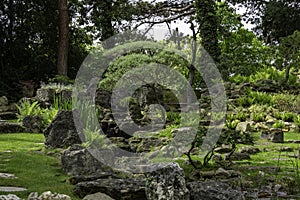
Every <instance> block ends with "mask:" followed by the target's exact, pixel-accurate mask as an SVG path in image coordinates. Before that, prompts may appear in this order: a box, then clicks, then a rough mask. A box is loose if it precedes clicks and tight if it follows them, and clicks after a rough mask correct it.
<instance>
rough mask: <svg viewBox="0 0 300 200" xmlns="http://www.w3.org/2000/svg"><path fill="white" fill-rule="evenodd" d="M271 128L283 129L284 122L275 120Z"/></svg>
mask: <svg viewBox="0 0 300 200" xmlns="http://www.w3.org/2000/svg"><path fill="white" fill-rule="evenodd" d="M272 126H273V128H281V129H282V128H284V127H285V124H284V121H282V120H277V121H276V122H275V123H274V124H273V125H272Z"/></svg>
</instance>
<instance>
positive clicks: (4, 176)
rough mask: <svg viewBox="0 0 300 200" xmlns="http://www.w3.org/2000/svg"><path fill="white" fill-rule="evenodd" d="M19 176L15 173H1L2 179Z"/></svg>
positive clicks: (0, 177)
mask: <svg viewBox="0 0 300 200" xmlns="http://www.w3.org/2000/svg"><path fill="white" fill-rule="evenodd" d="M15 178H17V177H16V176H15V175H14V174H9V173H0V179H15Z"/></svg>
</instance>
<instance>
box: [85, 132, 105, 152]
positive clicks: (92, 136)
mask: <svg viewBox="0 0 300 200" xmlns="http://www.w3.org/2000/svg"><path fill="white" fill-rule="evenodd" d="M83 132H84V136H85V142H84V143H83V144H82V146H84V147H92V148H105V147H107V145H108V144H107V143H106V135H104V134H102V133H101V131H100V130H94V131H92V130H91V129H88V128H85V129H84V130H83Z"/></svg>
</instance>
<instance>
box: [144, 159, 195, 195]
mask: <svg viewBox="0 0 300 200" xmlns="http://www.w3.org/2000/svg"><path fill="white" fill-rule="evenodd" d="M157 167H158V169H157V170H155V171H152V172H150V173H149V174H147V187H146V195H147V199H148V200H157V199H159V200H169V199H173V200H189V191H188V189H187V188H186V183H185V176H184V172H183V169H181V168H180V167H179V165H178V164H177V163H169V164H165V165H164V166H163V164H162V166H157Z"/></svg>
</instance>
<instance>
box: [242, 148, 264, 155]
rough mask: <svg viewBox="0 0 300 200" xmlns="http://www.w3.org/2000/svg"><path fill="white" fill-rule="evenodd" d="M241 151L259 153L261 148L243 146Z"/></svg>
mask: <svg viewBox="0 0 300 200" xmlns="http://www.w3.org/2000/svg"><path fill="white" fill-rule="evenodd" d="M239 152H240V153H248V154H257V153H259V152H260V150H259V148H257V147H242V148H241V149H240V150H239Z"/></svg>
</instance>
